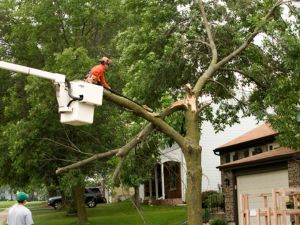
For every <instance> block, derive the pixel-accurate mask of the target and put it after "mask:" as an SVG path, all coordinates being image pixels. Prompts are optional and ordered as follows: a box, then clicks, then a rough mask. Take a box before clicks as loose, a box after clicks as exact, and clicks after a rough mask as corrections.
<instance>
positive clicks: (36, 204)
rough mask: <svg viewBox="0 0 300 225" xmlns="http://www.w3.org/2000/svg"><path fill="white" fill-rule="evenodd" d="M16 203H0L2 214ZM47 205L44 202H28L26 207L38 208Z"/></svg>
mask: <svg viewBox="0 0 300 225" xmlns="http://www.w3.org/2000/svg"><path fill="white" fill-rule="evenodd" d="M16 203H17V202H16V201H0V212H1V211H3V210H4V209H6V208H9V207H11V206H13V205H14V204H16ZM44 204H45V203H42V202H28V203H27V205H26V206H28V207H38V206H41V205H44Z"/></svg>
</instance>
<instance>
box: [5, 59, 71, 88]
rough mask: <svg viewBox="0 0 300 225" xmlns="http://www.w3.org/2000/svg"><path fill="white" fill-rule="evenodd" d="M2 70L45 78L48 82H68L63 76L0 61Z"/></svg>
mask: <svg viewBox="0 0 300 225" xmlns="http://www.w3.org/2000/svg"><path fill="white" fill-rule="evenodd" d="M0 68H1V69H5V70H9V71H14V72H18V73H24V74H28V75H33V76H37V77H41V78H45V79H48V80H53V81H55V82H57V83H61V82H65V80H66V76H65V75H63V74H59V73H49V72H46V71H43V70H38V69H33V68H30V67H27V66H20V65H17V64H13V63H8V62H3V61H0Z"/></svg>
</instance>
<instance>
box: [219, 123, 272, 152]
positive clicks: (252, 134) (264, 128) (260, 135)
mask: <svg viewBox="0 0 300 225" xmlns="http://www.w3.org/2000/svg"><path fill="white" fill-rule="evenodd" d="M277 134H278V132H277V131H275V130H273V129H272V127H271V125H270V124H268V123H264V124H262V125H260V126H258V127H256V128H254V129H253V130H250V131H248V132H247V133H245V134H243V135H241V136H239V137H237V138H235V139H233V140H231V141H229V142H227V143H225V144H224V145H222V146H220V147H218V148H216V149H215V150H214V152H220V151H222V150H225V149H228V148H229V147H233V146H237V145H240V144H245V143H247V142H250V141H255V140H261V139H264V138H267V137H273V136H276V135H277Z"/></svg>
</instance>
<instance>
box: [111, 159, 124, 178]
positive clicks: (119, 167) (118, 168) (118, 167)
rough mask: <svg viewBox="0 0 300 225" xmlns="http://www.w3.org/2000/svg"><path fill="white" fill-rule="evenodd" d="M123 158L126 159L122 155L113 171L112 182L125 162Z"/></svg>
mask: <svg viewBox="0 0 300 225" xmlns="http://www.w3.org/2000/svg"><path fill="white" fill-rule="evenodd" d="M125 160H126V157H122V158H121V159H120V161H119V163H118V165H117V167H116V169H115V171H114V174H113V176H112V178H111V179H112V183H115V180H116V178H117V177H118V175H119V174H120V172H121V169H122V168H123V166H124V164H125Z"/></svg>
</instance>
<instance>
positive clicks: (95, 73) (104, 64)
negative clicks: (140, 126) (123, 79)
mask: <svg viewBox="0 0 300 225" xmlns="http://www.w3.org/2000/svg"><path fill="white" fill-rule="evenodd" d="M99 63H100V64H99V65H96V66H94V67H93V68H92V69H91V71H90V72H89V74H87V75H86V77H85V79H84V81H85V82H88V83H92V84H97V85H102V86H103V87H104V88H106V89H108V90H109V91H110V92H111V93H114V94H116V95H118V96H121V97H123V98H126V99H127V100H129V101H131V102H134V103H136V104H137V105H139V106H141V107H142V108H144V109H145V110H147V111H148V112H153V110H152V109H151V108H150V107H149V106H147V105H141V104H140V103H138V102H136V101H134V100H132V99H130V98H128V97H126V96H124V95H122V94H120V93H118V92H116V91H114V90H112V89H111V87H110V86H109V85H108V84H107V83H106V81H105V78H104V73H105V71H106V70H107V69H108V68H109V67H110V66H112V61H111V60H110V59H109V58H107V57H102V59H101V60H100V62H99Z"/></svg>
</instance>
